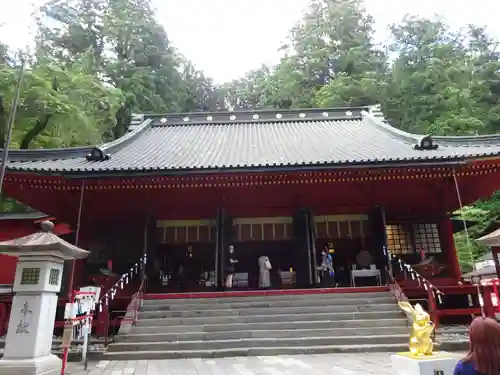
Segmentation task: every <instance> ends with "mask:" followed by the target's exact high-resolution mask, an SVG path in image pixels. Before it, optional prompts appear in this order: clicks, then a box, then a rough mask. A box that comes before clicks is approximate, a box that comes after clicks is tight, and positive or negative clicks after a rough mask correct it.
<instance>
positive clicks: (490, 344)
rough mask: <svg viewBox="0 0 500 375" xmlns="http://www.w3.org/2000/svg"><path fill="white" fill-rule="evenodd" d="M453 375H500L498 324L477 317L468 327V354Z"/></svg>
mask: <svg viewBox="0 0 500 375" xmlns="http://www.w3.org/2000/svg"><path fill="white" fill-rule="evenodd" d="M453 374H454V375H500V324H498V323H497V322H496V321H495V320H494V319H491V318H483V317H478V318H476V319H474V321H473V322H472V323H471V325H470V327H469V352H468V353H467V355H466V356H465V357H464V358H463V359H462V360H460V361H459V362H458V363H457V365H456V367H455V371H454V373H453Z"/></svg>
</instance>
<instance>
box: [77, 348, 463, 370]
mask: <svg viewBox="0 0 500 375" xmlns="http://www.w3.org/2000/svg"><path fill="white" fill-rule="evenodd" d="M456 358H457V360H458V359H459V358H460V355H456ZM71 366H72V367H70V369H69V370H70V371H69V373H70V374H71V375H127V374H130V375H132V374H133V375H214V374H220V375H310V374H322V375H391V374H393V373H392V368H391V358H390V354H389V353H357V354H309V355H296V356H288V355H287V356H269V357H232V358H216V359H203V358H193V359H170V360H139V361H101V362H99V363H97V366H93V368H92V369H91V370H90V371H89V372H83V371H79V370H78V368H77V367H76V366H77V365H76V364H71Z"/></svg>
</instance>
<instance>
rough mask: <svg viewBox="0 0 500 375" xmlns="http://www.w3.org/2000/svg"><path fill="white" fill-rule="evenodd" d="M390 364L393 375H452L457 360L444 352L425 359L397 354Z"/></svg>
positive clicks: (393, 356)
mask: <svg viewBox="0 0 500 375" xmlns="http://www.w3.org/2000/svg"><path fill="white" fill-rule="evenodd" d="M391 362H392V371H393V374H394V375H453V370H454V369H455V366H456V364H457V362H458V359H457V357H456V356H452V355H451V354H449V353H444V352H443V353H439V352H436V353H434V354H433V355H431V356H427V357H412V356H411V354H410V353H399V354H394V355H392V356H391Z"/></svg>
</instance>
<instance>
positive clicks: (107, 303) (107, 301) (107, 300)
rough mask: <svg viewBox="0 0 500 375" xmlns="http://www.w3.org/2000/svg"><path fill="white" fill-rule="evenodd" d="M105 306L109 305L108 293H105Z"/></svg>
mask: <svg viewBox="0 0 500 375" xmlns="http://www.w3.org/2000/svg"><path fill="white" fill-rule="evenodd" d="M106 306H109V297H108V293H106Z"/></svg>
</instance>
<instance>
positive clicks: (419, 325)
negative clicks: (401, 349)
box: [398, 302, 434, 357]
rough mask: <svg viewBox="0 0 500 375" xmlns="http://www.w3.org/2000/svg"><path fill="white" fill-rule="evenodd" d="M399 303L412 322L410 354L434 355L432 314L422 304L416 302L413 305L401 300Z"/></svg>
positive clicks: (413, 355)
mask: <svg viewBox="0 0 500 375" xmlns="http://www.w3.org/2000/svg"><path fill="white" fill-rule="evenodd" d="M398 305H399V307H400V308H401V309H402V310H403V311H404V312H405V313H406V315H407V316H408V318H409V319H410V320H411V322H412V324H411V332H410V344H409V346H410V353H409V354H410V355H411V356H412V357H424V356H430V355H432V351H433V348H434V343H433V342H432V333H433V332H434V323H433V322H432V321H431V317H430V315H429V314H428V313H427V312H426V311H425V310H424V309H423V308H422V306H420V304H416V305H415V307H413V306H412V305H411V304H410V303H409V302H399V303H398Z"/></svg>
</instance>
